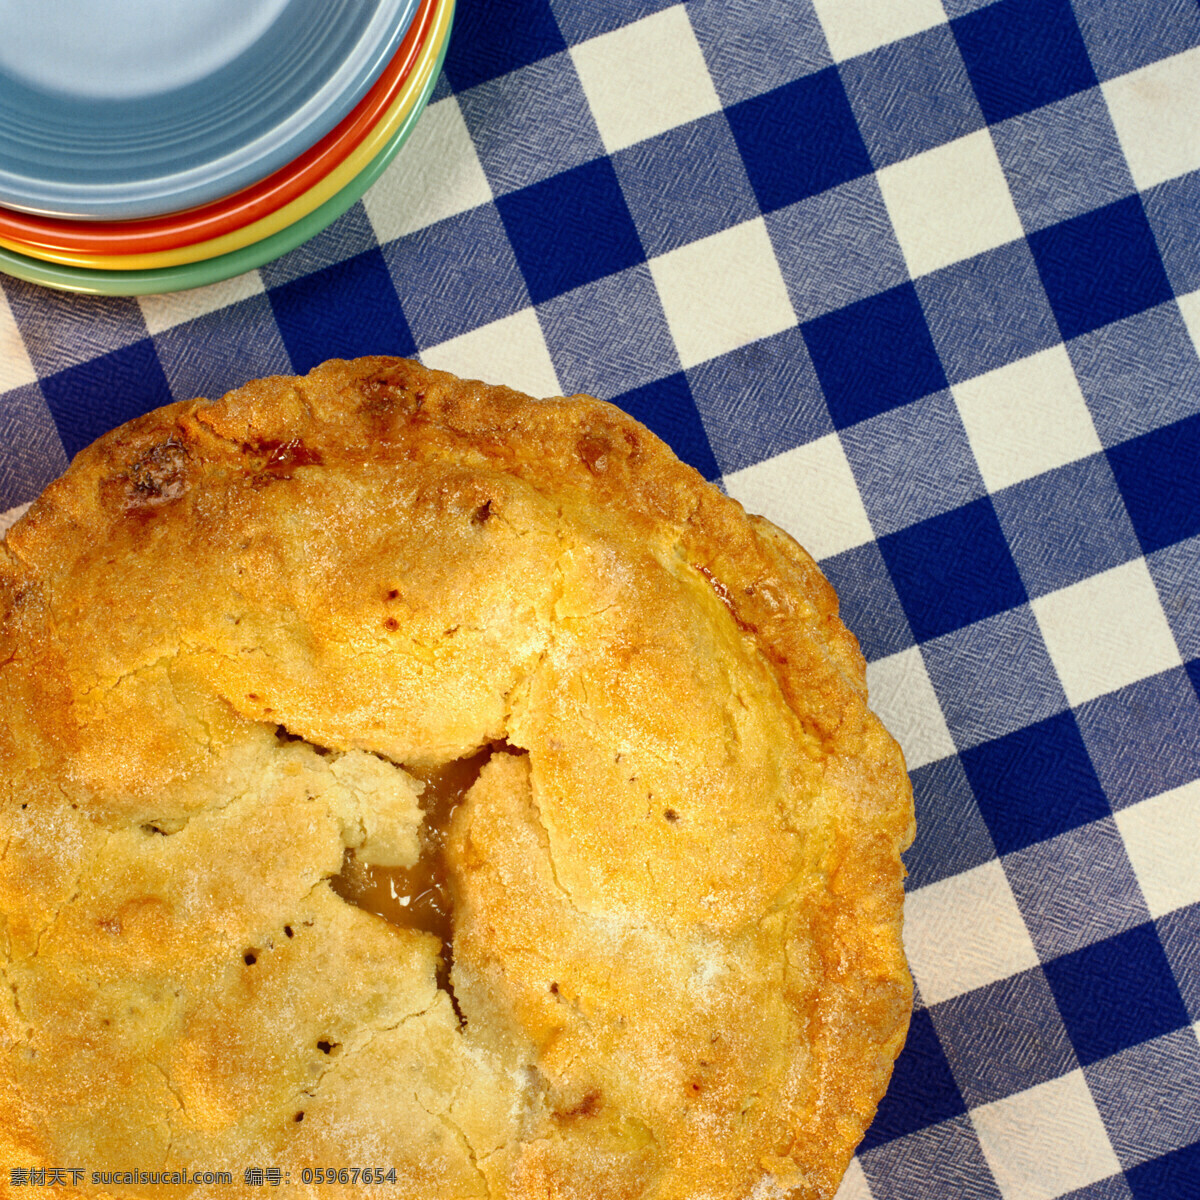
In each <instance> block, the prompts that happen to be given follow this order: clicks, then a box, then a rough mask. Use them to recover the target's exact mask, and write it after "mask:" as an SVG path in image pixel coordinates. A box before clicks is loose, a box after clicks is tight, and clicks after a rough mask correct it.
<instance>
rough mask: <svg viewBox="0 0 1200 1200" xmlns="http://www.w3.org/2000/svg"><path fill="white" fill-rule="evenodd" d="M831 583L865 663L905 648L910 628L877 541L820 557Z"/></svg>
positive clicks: (911, 635) (907, 646)
mask: <svg viewBox="0 0 1200 1200" xmlns="http://www.w3.org/2000/svg"><path fill="white" fill-rule="evenodd" d="M821 570H822V571H824V572H825V574H826V576H827V577H828V579H829V582H830V583H832V584H833V587H834V590H835V591H836V592H837V594H838V600H839V602H840V605H841V608H840V611H841V617H842V620H843V622H845V625H846V628H847V629H849V630H850V632H851V633H852V634H854V636H855V637H856V638H857V639H858V644H859V647H860V649H861V650H862V652H863V656H864V657H865V658H866V660H867V662H875V661H876V660H878V659H880V658H887V657H888V655H890V654H897V653H899V652H900V651H901V650H907V649H908V648H909V646H911V645H912V644H913V641H914V639H913V634H912V629H911V628H910V626H909V624H908V618H907V617H906V616H905V615H904V608H903V606H902V605H901V603H900V597H899V596H897V595H896V588H895V586H894V585H893V583H892V577H891V576H890V575H889V574H888V569H887V565H886V564H885V563H884V561H883V555H882V554H880V553H879V545H878V543H877V542H868V543H867V544H866V545H865V546H856V547H855V548H854V549H853V550H844V551H843V552H842V553H841V554H835V555H833V556H831V557H830V558H824V559H822V560H821Z"/></svg>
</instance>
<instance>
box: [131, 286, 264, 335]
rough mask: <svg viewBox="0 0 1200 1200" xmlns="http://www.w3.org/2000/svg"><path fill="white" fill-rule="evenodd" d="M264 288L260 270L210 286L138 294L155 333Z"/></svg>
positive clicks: (145, 318) (227, 305) (262, 290)
mask: <svg viewBox="0 0 1200 1200" xmlns="http://www.w3.org/2000/svg"><path fill="white" fill-rule="evenodd" d="M265 290H266V289H265V288H264V287H263V281H262V276H261V275H259V273H258V272H257V271H247V272H246V274H245V275H236V276H234V278H233V279H225V280H222V281H221V282H220V283H210V284H208V285H207V287H199V288H192V289H191V290H190V291H186V292H168V293H167V294H166V295H163V296H139V297H138V298H137V302H138V307H140V308H141V310H142V319H143V320H144V321H145V322H146V328H147V329H148V330H149V331H150V332H151V333H152V334H155V333H162V332H163V331H164V330H167V329H173V328H174V327H175V326H176V325H183V324H185V323H186V322H188V321H194V320H195V319H196V318H197V317H203V316H207V315H208V314H209V313H212V312H216V311H217V310H218V309H220V308H228V307H229V305H231V304H236V303H237V302H238V301H239V300H249V299H250V297H251V296H261V295H262V294H263V292H264V291H265Z"/></svg>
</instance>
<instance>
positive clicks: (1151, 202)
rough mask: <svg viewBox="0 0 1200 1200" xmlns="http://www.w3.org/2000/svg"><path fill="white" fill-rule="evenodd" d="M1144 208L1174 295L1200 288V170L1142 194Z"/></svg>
mask: <svg viewBox="0 0 1200 1200" xmlns="http://www.w3.org/2000/svg"><path fill="white" fill-rule="evenodd" d="M1142 207H1143V208H1145V210H1146V218H1147V220H1149V222H1150V228H1151V229H1153V230H1154V237H1155V240H1156V241H1157V242H1158V252H1159V254H1161V255H1162V260H1163V266H1164V267H1166V270H1167V278H1168V279H1169V280H1170V281H1171V287H1172V288H1173V289H1174V290H1175V295H1177V296H1185V295H1187V293H1188V292H1194V291H1195V290H1196V289H1197V288H1200V254H1197V253H1196V213H1197V212H1200V171H1191V172H1189V173H1188V174H1187V175H1180V176H1179V177H1178V178H1176V179H1168V180H1167V181H1166V182H1165V183H1160V184H1159V185H1158V186H1157V187H1153V188H1150V189H1149V190H1147V191H1145V192H1143V193H1142Z"/></svg>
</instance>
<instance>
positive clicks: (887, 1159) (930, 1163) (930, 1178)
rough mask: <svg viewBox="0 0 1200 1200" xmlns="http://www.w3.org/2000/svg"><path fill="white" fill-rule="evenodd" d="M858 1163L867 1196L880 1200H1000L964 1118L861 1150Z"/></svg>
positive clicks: (971, 1129)
mask: <svg viewBox="0 0 1200 1200" xmlns="http://www.w3.org/2000/svg"><path fill="white" fill-rule="evenodd" d="M859 1162H860V1163H861V1164H862V1169H863V1175H864V1176H865V1177H866V1180H867V1185H868V1187H870V1189H871V1193H870V1194H871V1195H872V1196H875V1197H880V1198H884V1197H886V1200H950V1198H951V1197H953V1198H954V1200H1000V1192H999V1191H998V1190H997V1188H996V1184H995V1180H994V1179H993V1177H992V1172H991V1169H990V1168H989V1167H988V1164H987V1160H986V1159H985V1158H984V1156H983V1150H982V1148H981V1147H980V1145H979V1136H978V1134H976V1132H975V1127H974V1126H973V1125H972V1124H971V1118H970V1117H968V1116H960V1117H952V1118H951V1119H950V1120H949V1121H942V1122H940V1123H939V1124H937V1125H930V1126H928V1127H927V1128H925V1129H919V1130H917V1132H916V1133H910V1134H909V1135H908V1136H907V1137H902V1138H897V1139H896V1140H895V1141H891V1142H886V1143H884V1145H882V1146H879V1147H878V1148H876V1149H874V1150H867V1151H865V1152H864V1153H862V1154H861V1155H860V1156H859Z"/></svg>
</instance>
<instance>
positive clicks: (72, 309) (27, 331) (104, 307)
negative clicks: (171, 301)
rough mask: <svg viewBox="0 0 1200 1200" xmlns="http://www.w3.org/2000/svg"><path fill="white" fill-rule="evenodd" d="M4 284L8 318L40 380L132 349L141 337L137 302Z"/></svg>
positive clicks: (142, 323)
mask: <svg viewBox="0 0 1200 1200" xmlns="http://www.w3.org/2000/svg"><path fill="white" fill-rule="evenodd" d="M3 279H4V283H3V289H4V294H5V295H6V296H7V297H8V303H9V307H10V309H11V310H12V315H13V319H14V320H15V321H16V323H17V328H18V330H20V333H21V340H22V341H23V342H24V344H25V349H26V351H27V353H28V354H29V359H30V361H31V362H32V363H33V368H34V370H35V371H36V372H37V374H38V377H39V378H41V377H43V376H46V375H52V374H54V373H55V372H57V371H65V370H66V369H67V368H68V367H74V366H78V365H79V364H80V363H86V362H87V361H88V360H89V359H92V358H96V357H99V356H100V355H103V354H108V353H110V352H112V351H114V350H120V349H122V348H123V347H127V346H132V345H134V344H135V343H137V342H140V341H142V339H143V338H145V336H146V322H145V319H144V318H143V317H142V312H141V309H140V308H139V307H138V303H137V301H136V300H132V299H129V298H127V297H124V296H74V295H70V294H68V293H67V292H57V291H53V290H51V289H50V288H44V287H39V286H38V285H37V284H36V283H26V282H25V281H24V280H23V279H13V278H10V277H9V276H4V277H3Z"/></svg>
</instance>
